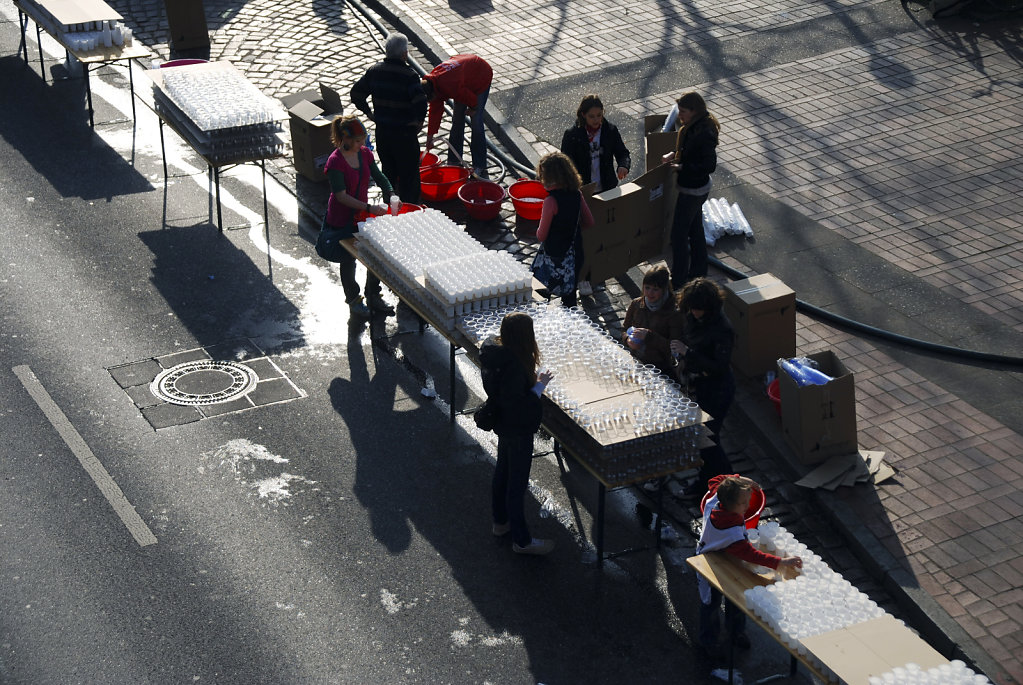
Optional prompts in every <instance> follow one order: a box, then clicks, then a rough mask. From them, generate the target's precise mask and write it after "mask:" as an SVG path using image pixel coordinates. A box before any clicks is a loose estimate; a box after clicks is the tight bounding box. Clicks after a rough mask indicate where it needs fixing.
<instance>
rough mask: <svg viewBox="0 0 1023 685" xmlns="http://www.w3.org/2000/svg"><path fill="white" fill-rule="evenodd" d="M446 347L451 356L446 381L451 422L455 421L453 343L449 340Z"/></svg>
mask: <svg viewBox="0 0 1023 685" xmlns="http://www.w3.org/2000/svg"><path fill="white" fill-rule="evenodd" d="M448 347H450V348H451V356H450V358H449V364H448V383H449V384H450V388H451V391H450V392H449V393H448V401H449V403H450V410H451V423H454V422H455V343H453V342H449V343H448Z"/></svg>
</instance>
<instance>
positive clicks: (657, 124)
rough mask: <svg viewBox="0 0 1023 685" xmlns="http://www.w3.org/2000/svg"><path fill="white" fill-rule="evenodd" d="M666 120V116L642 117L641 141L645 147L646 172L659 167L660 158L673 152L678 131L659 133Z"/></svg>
mask: <svg viewBox="0 0 1023 685" xmlns="http://www.w3.org/2000/svg"><path fill="white" fill-rule="evenodd" d="M667 119H668V115H667V114H652V115H648V116H646V117H643V139H644V143H645V147H646V170H647V171H650V170H651V169H654V168H656V167H659V166H661V164H663V162H662V161H661V158H662V157H663V156H664V155H665V154H667V153H669V152H674V151H675V141H676V139H677V138H678V131H668V132H667V133H661V127H662V126H664V122H665V121H666V120H667Z"/></svg>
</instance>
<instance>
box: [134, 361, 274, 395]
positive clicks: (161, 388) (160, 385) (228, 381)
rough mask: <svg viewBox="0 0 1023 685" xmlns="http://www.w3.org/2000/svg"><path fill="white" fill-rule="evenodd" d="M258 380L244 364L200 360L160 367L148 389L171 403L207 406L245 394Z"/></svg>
mask: <svg viewBox="0 0 1023 685" xmlns="http://www.w3.org/2000/svg"><path fill="white" fill-rule="evenodd" d="M258 381H259V378H258V377H257V376H256V373H255V372H254V371H253V370H252V369H250V368H249V367H247V366H245V365H243V364H236V363H235V362H228V361H210V360H199V361H190V362H183V363H181V364H178V365H176V366H172V367H171V368H169V369H167V370H165V371H162V372H161V373H160V374H159V375H158V376H157V377H156V378H155V379H154V380H153V382H152V383H151V384H150V386H149V390H150V392H152V393H153V395H155V396H156V397H158V398H160V399H161V400H163V401H164V402H168V403H170V404H179V405H186V406H206V405H210V404H220V403H221V402H227V401H228V400H232V399H234V398H236V397H240V396H242V395H245V394H246V393H247V392H249V391H250V390H252V389H253V388H254V387H255V386H256V383H257V382H258Z"/></svg>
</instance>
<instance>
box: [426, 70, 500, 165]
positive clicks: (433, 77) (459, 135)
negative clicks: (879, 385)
mask: <svg viewBox="0 0 1023 685" xmlns="http://www.w3.org/2000/svg"><path fill="white" fill-rule="evenodd" d="M493 78H494V70H493V69H491V68H490V65H489V64H487V62H486V60H484V59H482V58H481V57H477V56H476V55H455V56H454V57H451V58H449V59H447V60H445V61H443V62H441V63H440V64H438V65H437V66H436V67H435V68H434V70H433V71H431V72H430V73H429V74H427V75H426V76H425V77H424V78H423V90H425V91H426V96H427V98H428V99H429V101H430V117H429V124H428V125H427V128H426V149H427V150H429V149H430V148H431V147H433V137H434V136H435V135H436V134H437V131H439V130H440V120H441V118H442V117H443V116H444V101H445V100H454V101H455V106H454V113H453V117H454V118H453V119H452V122H451V141H450V142H451V147H452V149H451V150H450V151H449V152H448V163H449V164H458V163H459V162H458V159H457V157H456V155H455V153H456V152H457V154H458V157H460V156H461V155H462V147H463V140H464V139H465V115H466V113H467V112H468V114H469V116H470V117H471V118H472V141H471V142H470V144H469V149H470V150H471V151H472V166H473V173H475V174H476V175H477V176H479V177H480V178H487V140H486V133H485V130H484V126H483V113H484V110H485V109H486V106H487V97H488V96H489V95H490V83H491V81H492V80H493Z"/></svg>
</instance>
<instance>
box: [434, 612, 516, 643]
mask: <svg viewBox="0 0 1023 685" xmlns="http://www.w3.org/2000/svg"><path fill="white" fill-rule="evenodd" d="M467 621H468V619H460V620H459V624H461V625H465V623H466V622H467ZM451 643H452V644H453V645H454V646H455V647H468V646H470V645H472V644H473V643H475V644H478V645H481V646H483V647H501V646H503V645H516V646H521V645H522V644H523V641H522V638H521V637H519V636H518V635H512V634H511V633H509V632H508V631H507V630H505V631H504V632H502V633H501V634H500V635H493V634H490V635H485V634H479V633H478V634H476V635H473V634H472V632H470V631H469V630H466V629H464V628H457V629H455V630H452V631H451Z"/></svg>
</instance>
